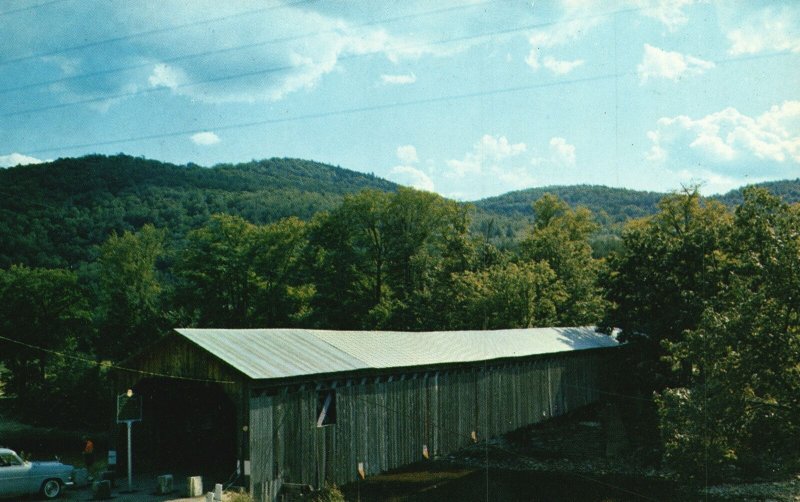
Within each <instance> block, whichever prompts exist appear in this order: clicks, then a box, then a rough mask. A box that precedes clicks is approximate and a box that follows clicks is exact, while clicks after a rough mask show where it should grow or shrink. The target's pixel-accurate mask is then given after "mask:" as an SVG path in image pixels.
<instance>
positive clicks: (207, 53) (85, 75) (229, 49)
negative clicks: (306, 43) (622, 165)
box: [0, 0, 496, 94]
mask: <svg viewBox="0 0 800 502" xmlns="http://www.w3.org/2000/svg"><path fill="white" fill-rule="evenodd" d="M58 1H63V0H58ZM495 1H496V0H483V1H479V2H474V3H469V4H462V5H456V6H451V7H444V8H440V9H434V10H430V11H424V12H416V13H413V14H407V15H403V16H396V17H391V18H385V19H378V20H373V21H368V22H366V23H361V24H356V25H353V26H352V27H353V28H363V27H365V26H372V25H375V24H382V23H394V22H397V21H404V20H408V19H415V18H418V17H423V16H429V15H435V14H443V13H447V12H452V11H455V10H461V9H465V8H471V7H479V6H481V5H486V4H489V3H494V2H495ZM338 31H339V30H337V29H330V30H323V31H312V32H307V33H304V34H302V35H293V36H289V37H280V38H273V39H269V40H264V41H261V42H253V43H249V44H244V45H235V46H231V47H223V48H221V49H214V50H210V51H204V52H196V53H192V54H185V55H182V56H175V57H172V58H167V59H162V60H159V61H158V63H175V62H178V61H185V60H189V59H196V58H200V57H204V56H213V55H218V54H224V53H228V52H235V51H239V50H245V49H253V48H256V47H263V46H266V45H272V44H277V43H285V42H291V41H295V40H302V39H303V38H309V37H313V36H319V35H320V34H325V33H336V32H338ZM153 64H154V63H153V62H147V63H141V64H136V65H130V66H120V67H117V68H109V69H106V70H100V71H96V72H91V73H82V74H79V75H70V76H68V77H62V78H58V79H53V80H46V81H41V82H34V83H30V84H24V85H20V86H17V87H7V88H5V89H0V94H5V93H8V92H13V91H20V90H25V89H31V88H34V87H40V86H44V85H51V84H58V83H63V82H68V81H71V80H80V79H84V78H89V77H97V76H101V75H109V74H112V73H119V72H123V71H127V70H136V69H141V68H147V67H150V66H152V65H153Z"/></svg>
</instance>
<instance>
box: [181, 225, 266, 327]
mask: <svg viewBox="0 0 800 502" xmlns="http://www.w3.org/2000/svg"><path fill="white" fill-rule="evenodd" d="M255 235H256V226H255V225H253V224H251V223H248V222H247V221H245V220H244V219H242V218H240V217H238V216H229V215H222V214H217V215H214V216H212V217H211V219H210V220H209V222H208V224H206V225H205V226H203V227H201V228H199V229H197V230H193V231H191V232H189V234H188V236H187V243H186V248H185V249H184V250H183V252H182V253H181V255H180V257H179V263H178V266H177V275H178V277H179V278H180V279H181V281H182V282H181V284H180V286H179V291H178V301H179V302H181V303H182V304H183V305H184V306H185V307H186V308H188V309H189V311H190V312H191V315H192V317H193V318H194V323H195V324H197V325H198V326H203V327H224V328H246V327H253V326H254V325H255V322H254V316H253V305H254V302H255V295H256V286H257V277H256V273H255V270H254V269H253V267H252V262H253V240H254V238H255Z"/></svg>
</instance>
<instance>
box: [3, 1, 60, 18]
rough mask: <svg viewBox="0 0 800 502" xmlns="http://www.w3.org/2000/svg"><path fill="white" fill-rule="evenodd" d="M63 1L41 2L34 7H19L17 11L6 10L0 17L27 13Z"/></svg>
mask: <svg viewBox="0 0 800 502" xmlns="http://www.w3.org/2000/svg"><path fill="white" fill-rule="evenodd" d="M63 1H65V0H51V1H49V2H42V3H39V4H35V5H29V6H27V7H20V8H19V9H12V10H6V11H3V12H0V16H8V15H10V14H17V13H18V12H25V11H29V10H34V9H38V8H40V7H47V6H48V5H53V4H56V3H61V2H63Z"/></svg>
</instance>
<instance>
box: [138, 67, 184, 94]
mask: <svg viewBox="0 0 800 502" xmlns="http://www.w3.org/2000/svg"><path fill="white" fill-rule="evenodd" d="M181 80H183V75H182V72H181V71H179V70H176V69H175V68H172V67H171V66H168V65H165V64H157V65H156V66H155V67H154V68H153V73H151V74H150V76H149V77H148V78H147V81H148V82H149V83H150V86H151V87H168V88H170V89H175V88H176V87H178V85H180V82H181Z"/></svg>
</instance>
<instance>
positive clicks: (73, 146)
mask: <svg viewBox="0 0 800 502" xmlns="http://www.w3.org/2000/svg"><path fill="white" fill-rule="evenodd" d="M786 55H793V53H791V52H780V53H770V54H764V55H760V56H759V57H760V58H768V57H776V56H786ZM755 57H756V56H748V57H746V58H743V59H747V60H750V59H754V58H755ZM725 61H726V62H731V61H733V59H730V58H729V59H726V60H725ZM635 74H636V73H635V72H633V71H629V72H620V73H607V74H601V75H595V76H589V77H582V78H576V79H569V80H557V81H553V82H537V83H533V84H527V85H519V86H512V87H503V88H497V89H487V90H481V91H475V92H468V93H463V94H451V95H446V96H436V97H430V98H420V99H414V100H407V101H399V102H392V103H383V104H375V105H366V106H360V107H354V108H343V109H339V110H330V111H326V112H319V113H309V114H301V115H296V116H293V117H280V118H272V119H263V120H255V121H249V122H239V123H233V124H222V125H215V126H210V127H202V128H193V129H183V130H178V131H171V132H164V133H156V134H147V135H141V136H130V137H125V138H117V139H112V140H107V141H99V142H91V143H75V144H70V145H60V146H57V147H49V148H39V149H34V150H26V152H27V153H28V154H38V153H45V152H56V151H60V150H74V149H81V148H90V147H99V146H109V145H117V144H123V143H130V142H135V141H146V140H154V139H163V138H170V137H176V136H183V135H191V134H197V133H200V132H205V131H208V130H209V129H213V130H214V131H228V130H236V129H246V128H250V127H257V126H262V125H270V124H281V123H288V122H297V121H305V120H312V119H319V118H328V117H336V116H343V115H350V114H357V113H365V112H371V111H379V110H387V109H393V108H401V107H406V106H414V105H424V104H434V103H442V102H447V101H458V100H463V99H471V98H477V97H485V96H493V95H500V94H508V93H515V92H521V91H528V90H534V89H544V88H549V87H561V86H567V85H575V84H582V83H590V82H598V81H602V80H611V79H617V78H619V77H624V76H631V75H635Z"/></svg>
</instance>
